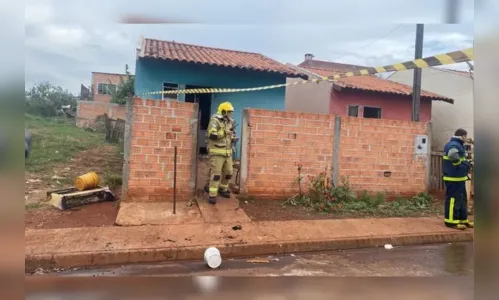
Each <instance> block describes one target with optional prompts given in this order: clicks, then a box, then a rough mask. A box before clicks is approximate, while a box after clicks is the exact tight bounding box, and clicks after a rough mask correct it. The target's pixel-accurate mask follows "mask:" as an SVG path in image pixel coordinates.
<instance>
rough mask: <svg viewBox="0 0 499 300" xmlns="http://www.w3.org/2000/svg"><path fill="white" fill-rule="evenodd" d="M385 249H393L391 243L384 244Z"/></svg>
mask: <svg viewBox="0 0 499 300" xmlns="http://www.w3.org/2000/svg"><path fill="white" fill-rule="evenodd" d="M385 249H386V250H390V249H393V246H392V244H386V245H385Z"/></svg>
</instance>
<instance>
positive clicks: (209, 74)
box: [135, 59, 286, 157]
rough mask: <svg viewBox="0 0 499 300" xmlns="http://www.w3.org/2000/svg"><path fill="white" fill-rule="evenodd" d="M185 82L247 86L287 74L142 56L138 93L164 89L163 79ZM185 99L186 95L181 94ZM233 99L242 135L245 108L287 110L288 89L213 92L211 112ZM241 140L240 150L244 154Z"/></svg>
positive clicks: (138, 64) (282, 79) (278, 80)
mask: <svg viewBox="0 0 499 300" xmlns="http://www.w3.org/2000/svg"><path fill="white" fill-rule="evenodd" d="M165 81H166V82H172V83H176V84H179V87H180V89H183V88H185V85H198V86H205V87H214V88H247V87H257V86H266V85H273V84H282V83H285V82H286V76H284V75H280V74H272V73H266V72H257V71H249V70H239V69H232V68H223V67H215V66H206V65H196V64H189V63H181V62H175V61H163V60H152V59H138V60H137V62H136V67H135V94H136V95H140V94H142V93H146V92H153V91H161V90H162V88H163V82H165ZM147 98H152V99H161V95H150V96H147ZM178 99H179V100H181V101H184V99H185V95H178ZM225 101H229V102H231V103H232V105H233V106H234V109H235V111H234V115H233V117H234V119H235V120H236V123H237V124H239V125H238V126H237V128H236V133H237V136H238V137H239V138H240V137H241V123H242V111H243V109H244V108H262V109H268V110H281V111H282V110H284V108H285V88H278V89H270V90H264V91H257V92H245V93H223V94H213V98H212V105H211V112H212V114H213V113H215V112H216V110H217V107H218V105H219V104H220V103H222V102H225ZM239 149H240V143H239V144H238V153H237V156H238V157H239V155H240V150H239Z"/></svg>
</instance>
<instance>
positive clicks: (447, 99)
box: [333, 83, 454, 104]
mask: <svg viewBox="0 0 499 300" xmlns="http://www.w3.org/2000/svg"><path fill="white" fill-rule="evenodd" d="M333 86H336V87H339V88H340V89H336V90H337V91H341V90H343V89H345V90H351V91H359V92H371V93H380V94H389V95H397V96H412V94H403V93H396V92H387V91H375V90H367V89H363V88H357V87H352V86H348V85H340V84H337V83H334V85H333ZM421 98H422V99H426V100H432V101H443V102H447V103H450V104H454V100H453V99H450V98H445V97H431V96H421Z"/></svg>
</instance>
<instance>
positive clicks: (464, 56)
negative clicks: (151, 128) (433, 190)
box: [139, 48, 474, 96]
mask: <svg viewBox="0 0 499 300" xmlns="http://www.w3.org/2000/svg"><path fill="white" fill-rule="evenodd" d="M473 57H474V56H473V48H469V49H465V50H461V51H454V52H448V53H444V54H439V55H434V56H429V57H425V58H420V59H416V60H410V61H406V62H403V63H397V64H393V65H388V66H384V67H373V68H366V69H362V70H358V71H353V72H346V73H340V74H335V75H332V76H326V77H321V78H320V79H310V80H303V81H295V82H292V83H282V84H274V85H268V86H259V87H252V88H240V89H232V88H209V89H183V90H170V91H159V92H148V93H143V94H140V95H139V96H144V95H160V94H208V93H241V92H254V91H262V90H270V89H276V88H281V87H286V86H293V85H298V84H305V83H316V82H319V81H334V80H337V79H340V78H347V77H354V76H365V75H373V74H378V73H385V72H393V71H402V70H411V69H415V68H428V67H435V66H443V65H451V64H457V63H461V62H466V61H471V60H473Z"/></svg>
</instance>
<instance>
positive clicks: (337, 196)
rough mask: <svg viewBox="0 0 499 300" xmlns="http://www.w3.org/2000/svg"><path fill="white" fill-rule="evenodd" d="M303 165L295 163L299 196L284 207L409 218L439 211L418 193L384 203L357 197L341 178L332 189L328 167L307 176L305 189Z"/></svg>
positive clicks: (379, 198) (367, 196)
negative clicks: (337, 184)
mask: <svg viewBox="0 0 499 300" xmlns="http://www.w3.org/2000/svg"><path fill="white" fill-rule="evenodd" d="M302 168H303V165H301V164H297V170H298V177H297V179H296V183H297V184H298V191H299V192H298V194H296V195H294V196H293V197H291V198H289V199H287V200H286V201H284V205H292V206H302V207H304V208H307V209H310V210H314V211H316V212H319V213H326V214H330V213H335V214H352V215H365V216H386V217H388V216H409V215H413V214H418V213H419V214H421V213H422V214H432V213H437V212H438V211H439V210H438V208H435V206H434V205H432V204H433V198H432V197H431V196H430V195H428V194H426V193H420V194H418V195H416V196H414V197H412V198H410V199H406V198H398V199H397V200H396V201H386V200H385V199H386V195H385V194H384V193H382V192H378V193H376V194H375V195H373V194H372V193H369V192H368V191H363V192H362V193H360V195H357V193H355V192H354V191H353V190H352V189H351V187H350V183H349V181H348V178H347V177H342V178H341V184H340V185H339V186H336V187H335V186H333V185H332V183H331V182H330V180H329V177H328V171H327V168H326V169H325V170H324V171H323V172H321V173H320V174H318V175H317V176H308V177H307V183H306V189H304V188H303V187H302V185H303V174H302Z"/></svg>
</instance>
